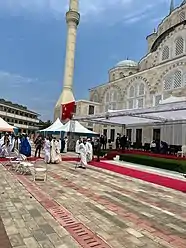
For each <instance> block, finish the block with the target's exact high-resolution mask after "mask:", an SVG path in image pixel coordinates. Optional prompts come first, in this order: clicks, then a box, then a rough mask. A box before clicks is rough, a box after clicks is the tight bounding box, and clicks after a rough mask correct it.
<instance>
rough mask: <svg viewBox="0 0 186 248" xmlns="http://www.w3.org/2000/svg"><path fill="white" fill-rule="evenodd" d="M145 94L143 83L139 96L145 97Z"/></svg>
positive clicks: (140, 86)
mask: <svg viewBox="0 0 186 248" xmlns="http://www.w3.org/2000/svg"><path fill="white" fill-rule="evenodd" d="M144 94H145V86H144V84H143V83H141V84H140V85H139V96H143V95H144Z"/></svg>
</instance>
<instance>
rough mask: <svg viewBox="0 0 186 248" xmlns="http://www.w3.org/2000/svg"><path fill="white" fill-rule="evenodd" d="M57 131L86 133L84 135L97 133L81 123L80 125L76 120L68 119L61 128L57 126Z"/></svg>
mask: <svg viewBox="0 0 186 248" xmlns="http://www.w3.org/2000/svg"><path fill="white" fill-rule="evenodd" d="M57 131H60V132H65V133H69V132H71V133H78V134H86V135H98V134H97V133H95V132H93V131H91V130H89V129H87V128H86V127H84V126H83V125H81V124H80V123H79V122H78V121H74V120H70V121H68V122H67V123H66V124H65V125H63V127H62V128H59V129H58V130H57Z"/></svg>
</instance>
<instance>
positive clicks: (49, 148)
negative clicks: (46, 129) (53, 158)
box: [44, 137, 51, 164]
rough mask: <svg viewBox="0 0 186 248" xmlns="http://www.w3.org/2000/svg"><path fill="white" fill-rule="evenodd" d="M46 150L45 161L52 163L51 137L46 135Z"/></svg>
mask: <svg viewBox="0 0 186 248" xmlns="http://www.w3.org/2000/svg"><path fill="white" fill-rule="evenodd" d="M44 152H45V163H47V164H49V163H50V153H51V144H50V139H49V137H46V139H45V142H44Z"/></svg>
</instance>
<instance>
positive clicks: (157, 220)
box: [0, 162, 186, 248]
mask: <svg viewBox="0 0 186 248" xmlns="http://www.w3.org/2000/svg"><path fill="white" fill-rule="evenodd" d="M185 209H186V195H185V194H184V193H181V192H178V191H174V190H171V189H167V188H163V187H160V186H157V185H153V184H149V183H146V182H143V181H140V180H136V179H132V178H129V177H124V176H120V175H118V174H117V175H116V174H114V173H112V172H109V171H105V170H101V169H97V168H94V167H90V168H88V169H87V170H80V169H77V170H75V168H74V164H73V162H63V163H62V164H60V165H49V172H48V180H47V182H41V181H38V182H37V183H36V184H35V183H33V181H32V177H31V176H20V175H17V174H11V173H10V172H9V171H7V170H6V169H4V167H3V166H0V215H1V217H2V220H3V223H4V225H5V229H6V231H7V234H8V236H9V239H10V242H11V244H12V247H16V248H41V247H43V248H76V247H84V248H107V247H112V248H139V247H142V248H165V247H168V248H171V247H172V248H185V247H186V211H185ZM0 248H6V247H5V246H2V245H1V241H0Z"/></svg>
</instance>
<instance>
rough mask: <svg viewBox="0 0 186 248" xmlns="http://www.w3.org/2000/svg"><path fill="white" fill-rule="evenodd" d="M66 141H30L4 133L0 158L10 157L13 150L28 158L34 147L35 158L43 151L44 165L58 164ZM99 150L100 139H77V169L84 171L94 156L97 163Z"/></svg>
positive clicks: (38, 139)
mask: <svg viewBox="0 0 186 248" xmlns="http://www.w3.org/2000/svg"><path fill="white" fill-rule="evenodd" d="M68 141H69V140H68V137H64V138H63V139H62V140H61V139H57V138H55V137H52V136H46V137H43V136H42V135H38V136H37V137H36V138H33V140H31V139H30V138H29V137H28V135H27V134H25V133H23V134H20V135H17V136H16V135H14V134H11V133H5V134H3V135H2V137H1V138H0V157H7V156H10V154H11V152H14V150H15V149H17V151H19V153H21V154H23V155H25V156H26V157H30V156H31V155H32V154H31V151H32V148H33V146H34V147H35V154H34V155H35V157H36V158H40V157H41V152H42V151H43V152H44V160H45V162H46V163H48V164H49V163H52V164H54V163H60V162H61V161H62V159H61V153H66V152H67V149H68ZM101 149H102V143H101V138H99V139H98V138H96V139H90V138H88V139H86V138H83V139H82V138H78V139H77V141H76V144H75V152H76V153H77V154H78V156H79V158H80V163H79V166H78V167H79V168H83V169H85V168H86V167H87V163H89V162H91V161H92V160H93V157H94V155H96V156H97V161H99V160H100V152H101Z"/></svg>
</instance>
